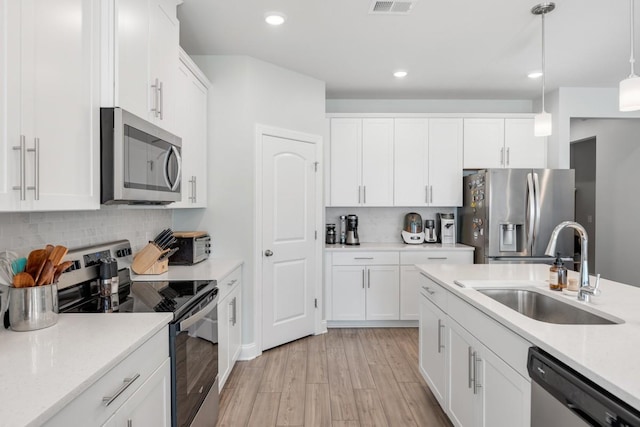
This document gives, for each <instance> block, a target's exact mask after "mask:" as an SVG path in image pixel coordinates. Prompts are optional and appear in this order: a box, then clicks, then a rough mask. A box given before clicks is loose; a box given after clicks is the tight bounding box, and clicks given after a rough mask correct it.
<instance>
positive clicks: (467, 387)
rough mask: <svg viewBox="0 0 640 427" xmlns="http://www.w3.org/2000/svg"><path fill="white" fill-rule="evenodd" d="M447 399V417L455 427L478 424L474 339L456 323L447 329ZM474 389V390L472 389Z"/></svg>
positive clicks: (468, 426)
mask: <svg viewBox="0 0 640 427" xmlns="http://www.w3.org/2000/svg"><path fill="white" fill-rule="evenodd" d="M447 332H448V337H447V342H446V344H447V345H448V346H449V351H448V354H447V356H448V358H449V363H448V369H449V390H448V393H449V396H448V399H447V400H448V403H447V414H448V415H449V418H450V419H451V421H452V422H453V424H454V425H455V426H458V427H471V426H476V425H480V413H479V397H478V396H481V395H478V394H477V393H478V389H477V386H476V385H475V383H474V379H475V374H476V373H477V366H478V365H477V364H476V363H475V360H476V359H475V358H474V356H477V350H476V346H475V344H476V340H475V339H474V338H473V336H471V334H469V333H468V332H467V331H466V330H464V329H463V328H462V327H461V326H460V325H458V324H457V323H456V322H455V321H451V322H450V324H449V327H448V329H447ZM474 387H476V388H475V389H474Z"/></svg>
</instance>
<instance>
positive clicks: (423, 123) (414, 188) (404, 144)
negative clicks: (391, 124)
mask: <svg viewBox="0 0 640 427" xmlns="http://www.w3.org/2000/svg"><path fill="white" fill-rule="evenodd" d="M394 135H395V138H394V142H393V143H394V148H393V150H394V168H393V175H394V182H393V185H394V196H393V199H394V205H395V206H428V204H429V187H428V186H429V120H428V119H395V129H394ZM460 169H461V170H462V165H460ZM416 307H417V304H416ZM416 312H417V310H416ZM416 314H417V313H416Z"/></svg>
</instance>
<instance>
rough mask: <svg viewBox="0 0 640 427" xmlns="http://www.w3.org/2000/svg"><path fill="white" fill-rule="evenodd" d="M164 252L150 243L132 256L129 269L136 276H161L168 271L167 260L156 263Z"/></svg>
mask: <svg viewBox="0 0 640 427" xmlns="http://www.w3.org/2000/svg"><path fill="white" fill-rule="evenodd" d="M164 253H165V252H164V251H162V249H160V248H159V247H158V246H157V245H156V244H155V243H152V242H150V243H149V244H148V245H147V246H145V247H144V248H142V250H140V252H138V253H137V254H135V255H134V256H133V262H132V263H131V269H132V270H133V272H134V273H136V274H162V273H166V272H167V271H168V270H169V259H166V258H165V259H163V260H162V261H158V258H160V257H161V256H162V255H163V254H164Z"/></svg>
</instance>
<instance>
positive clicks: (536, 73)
mask: <svg viewBox="0 0 640 427" xmlns="http://www.w3.org/2000/svg"><path fill="white" fill-rule="evenodd" d="M527 77H529V78H530V79H539V78H540V77H542V71H532V72H530V73H529V74H527Z"/></svg>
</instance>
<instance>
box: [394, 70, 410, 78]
mask: <svg viewBox="0 0 640 427" xmlns="http://www.w3.org/2000/svg"><path fill="white" fill-rule="evenodd" d="M393 76H394V77H397V78H399V79H401V78H403V77H407V72H406V71H396V72H395V73H393Z"/></svg>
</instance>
